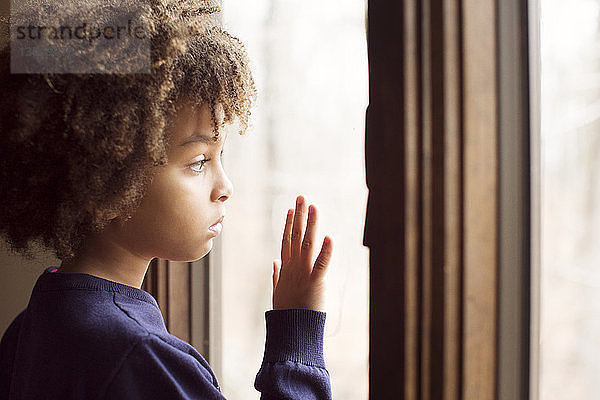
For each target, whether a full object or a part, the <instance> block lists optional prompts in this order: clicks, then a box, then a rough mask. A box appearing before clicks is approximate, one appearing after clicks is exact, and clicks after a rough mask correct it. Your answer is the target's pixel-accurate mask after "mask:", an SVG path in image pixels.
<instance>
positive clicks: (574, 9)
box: [540, 0, 600, 400]
mask: <svg viewBox="0 0 600 400" xmlns="http://www.w3.org/2000/svg"><path fill="white" fill-rule="evenodd" d="M599 12H600V0H572V1H564V0H541V15H542V19H541V55H542V65H541V66H542V107H541V108H542V168H543V169H542V276H541V285H542V287H541V290H542V294H541V296H542V298H541V313H542V315H541V332H540V335H541V337H540V342H541V343H540V345H541V348H540V349H541V376H540V385H541V387H540V393H541V399H542V400H564V399H571V400H577V399H581V400H584V399H585V400H587V399H600V379H598V377H600V357H599V356H600V350H599V344H600V212H599V210H598V205H599V202H600V197H599V196H600V30H599V23H598V22H599V17H600V13H599Z"/></svg>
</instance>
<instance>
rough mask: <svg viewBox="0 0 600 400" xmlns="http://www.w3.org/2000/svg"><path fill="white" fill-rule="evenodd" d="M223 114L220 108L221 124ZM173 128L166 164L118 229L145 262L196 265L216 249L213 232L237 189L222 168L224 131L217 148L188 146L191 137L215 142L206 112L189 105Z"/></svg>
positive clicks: (213, 145) (192, 143)
mask: <svg viewBox="0 0 600 400" xmlns="http://www.w3.org/2000/svg"><path fill="white" fill-rule="evenodd" d="M221 111H222V110H221V109H220V108H219V107H218V108H217V118H218V119H219V118H220V119H219V122H220V121H222V112H221ZM219 112H221V113H220V114H219ZM173 124H174V126H173V127H172V128H171V130H170V132H167V134H168V135H170V137H171V142H170V144H169V147H168V148H167V155H168V164H167V165H165V166H160V167H156V168H157V169H158V171H157V173H156V175H155V177H154V179H153V181H152V183H151V184H150V186H149V188H148V191H147V193H146V195H145V196H144V198H143V199H142V202H141V204H140V207H139V208H138V209H137V210H136V212H135V214H134V215H133V217H132V218H131V219H130V220H129V221H127V222H125V224H124V225H123V226H122V227H120V228H117V229H119V231H120V232H119V233H118V236H120V239H121V240H123V241H126V242H129V243H127V245H126V246H127V247H129V248H130V249H131V250H133V251H134V252H135V253H136V254H138V255H140V256H142V257H144V258H147V259H151V258H154V257H160V258H163V259H167V260H171V261H194V260H197V259H199V258H202V257H204V256H205V255H206V254H207V253H208V252H209V251H210V250H211V249H212V244H213V240H212V239H213V238H214V237H215V236H216V234H214V233H211V231H209V227H210V226H211V225H213V224H214V223H215V222H217V221H218V220H219V219H220V218H221V217H222V216H224V215H225V201H226V200H227V199H228V198H230V197H231V195H232V194H233V185H232V183H231V181H230V180H229V179H228V177H227V175H226V174H225V171H224V170H223V165H222V163H221V151H222V149H223V145H224V142H225V140H226V137H227V132H226V130H225V129H223V130H220V134H219V136H220V139H219V141H218V142H213V141H212V140H210V141H209V142H208V143H203V142H201V141H193V140H190V136H192V135H203V136H207V137H209V138H210V137H212V136H213V133H212V130H213V125H212V121H211V118H210V111H209V109H208V107H206V106H203V107H202V108H201V109H200V110H196V111H195V112H194V110H193V108H192V106H191V105H190V104H188V103H186V104H185V105H184V106H183V107H182V109H181V111H180V112H179V113H178V115H177V118H176V120H175V121H174V123H173ZM209 159H210V160H209ZM201 160H209V161H207V162H204V163H200V161H201Z"/></svg>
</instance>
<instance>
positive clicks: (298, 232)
mask: <svg viewBox="0 0 600 400" xmlns="http://www.w3.org/2000/svg"><path fill="white" fill-rule="evenodd" d="M305 203H306V202H305V201H304V197H302V196H298V197H297V198H296V213H295V215H294V225H293V226H292V238H291V239H292V242H291V245H290V247H291V257H292V259H295V260H297V259H298V258H299V257H300V246H301V245H302V243H301V240H302V231H303V230H304V214H305V213H306V204H305Z"/></svg>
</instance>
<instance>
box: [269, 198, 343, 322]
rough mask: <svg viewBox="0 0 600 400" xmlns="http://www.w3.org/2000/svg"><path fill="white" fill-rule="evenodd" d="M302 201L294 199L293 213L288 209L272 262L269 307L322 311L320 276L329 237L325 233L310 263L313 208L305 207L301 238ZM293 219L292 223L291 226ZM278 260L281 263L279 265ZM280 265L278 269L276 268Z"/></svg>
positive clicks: (324, 269) (329, 249) (314, 220)
mask: <svg viewBox="0 0 600 400" xmlns="http://www.w3.org/2000/svg"><path fill="white" fill-rule="evenodd" d="M305 214H306V202H305V201H304V198H303V197H302V196H298V197H297V198H296V212H295V213H294V210H293V209H289V210H288V213H287V218H286V221H285V228H284V231H283V240H282V243H281V260H275V261H273V309H274V310H278V309H285V308H308V309H312V310H317V311H322V309H323V298H324V294H325V285H324V282H323V279H324V277H325V272H327V266H328V265H329V261H330V260H331V252H332V249H333V246H332V242H331V238H329V237H328V236H325V238H324V240H323V246H322V247H321V252H320V253H319V255H318V256H317V260H316V261H315V263H314V266H313V264H312V256H313V246H314V245H315V243H314V240H315V231H316V228H317V208H316V207H315V206H314V205H311V206H310V207H309V208H308V226H307V227H306V233H305V234H304V240H302V231H303V229H304V220H305ZM292 221H293V226H292ZM281 263H282V264H283V265H281ZM280 267H281V268H280Z"/></svg>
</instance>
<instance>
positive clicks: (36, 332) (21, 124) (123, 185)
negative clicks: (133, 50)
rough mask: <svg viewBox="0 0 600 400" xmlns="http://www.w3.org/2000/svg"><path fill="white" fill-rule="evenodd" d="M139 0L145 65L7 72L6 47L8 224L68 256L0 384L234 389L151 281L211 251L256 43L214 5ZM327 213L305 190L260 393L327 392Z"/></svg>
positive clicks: (53, 271)
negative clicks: (321, 234) (169, 266)
mask: <svg viewBox="0 0 600 400" xmlns="http://www.w3.org/2000/svg"><path fill="white" fill-rule="evenodd" d="M141 4H142V2H137V1H136V2H122V3H120V4H119V7H121V8H122V12H123V13H130V14H131V13H140V15H141V14H143V11H144V10H146V11H148V10H150V12H149V13H147V14H144V15H145V17H144V18H146V20H145V21H146V22H147V23H148V25H147V26H148V27H149V29H148V32H149V34H150V40H151V54H152V70H151V73H149V74H141V73H139V74H134V73H132V74H110V73H103V74H92V73H90V74H43V73H40V74H11V73H10V61H9V60H10V48H9V46H8V45H7V46H5V47H3V49H2V50H1V67H0V74H1V75H2V81H1V82H2V83H1V84H0V85H1V90H2V97H1V98H0V103H1V104H0V126H1V129H2V131H1V135H0V145H1V149H2V153H3V157H1V158H0V167H1V174H0V202H1V203H2V204H1V207H0V208H1V209H2V213H1V215H0V228H1V232H2V234H3V235H4V237H5V240H6V241H7V243H8V244H9V245H10V246H11V248H12V249H13V250H14V251H16V252H19V253H21V254H23V255H25V256H27V257H31V256H32V253H31V250H30V247H29V246H30V244H31V243H33V242H34V241H39V242H40V243H42V244H43V245H45V246H47V247H48V248H50V249H52V250H53V251H54V252H55V254H56V256H57V257H58V258H59V259H60V260H61V261H62V263H61V265H60V267H58V268H56V267H49V268H47V269H46V270H45V271H44V272H43V273H42V274H41V275H40V277H39V278H38V280H37V282H36V284H35V287H34V289H33V292H32V294H31V298H30V301H29V304H28V306H27V308H26V309H25V310H24V311H23V312H21V313H20V314H19V315H18V316H17V317H16V318H15V320H14V321H13V322H12V324H11V325H10V327H9V328H8V329H7V331H6V332H5V333H4V335H3V337H2V341H1V343H0V399H223V398H224V397H223V395H222V393H221V391H220V387H219V384H218V382H217V379H216V377H215V375H214V374H213V372H212V370H211V368H210V366H209V365H208V364H207V362H206V361H205V360H204V358H203V357H202V355H200V354H199V353H198V352H197V351H196V350H195V349H194V348H193V347H192V346H191V345H189V344H188V343H186V342H184V341H182V340H180V339H178V338H177V337H175V336H173V335H171V334H169V333H168V332H167V330H166V328H165V324H164V321H163V318H162V315H161V312H160V310H159V308H158V305H157V303H156V300H155V299H154V298H153V297H152V295H150V294H149V293H147V292H145V291H143V290H141V289H140V287H141V284H142V281H143V279H144V275H145V273H146V270H147V267H148V264H149V263H150V262H151V260H152V259H153V258H155V257H160V258H164V259H168V260H175V261H193V260H197V259H199V258H201V257H203V256H205V255H206V254H207V253H208V252H209V251H210V250H211V248H212V243H213V242H212V240H213V238H214V237H215V236H217V235H218V234H219V232H220V229H221V224H222V223H223V218H224V216H225V207H226V202H227V200H228V199H229V198H230V197H231V196H232V194H233V186H232V183H231V182H230V181H229V179H228V178H227V176H226V175H225V172H224V170H223V165H222V163H221V160H220V157H219V156H220V154H222V152H223V147H224V144H225V141H226V139H227V127H229V126H231V124H232V123H233V121H234V119H235V118H238V119H239V121H240V122H241V130H240V134H244V132H245V130H246V127H247V122H248V116H249V114H250V108H251V104H252V101H253V99H254V96H255V89H254V83H253V80H252V76H251V73H250V71H249V68H248V62H247V57H246V53H245V50H244V47H243V45H242V44H241V43H240V42H239V41H238V40H237V39H236V38H234V37H232V36H231V35H229V34H228V33H226V32H225V31H223V30H222V29H220V28H219V27H217V26H214V25H211V23H209V22H210V20H209V19H208V17H207V15H208V14H210V13H211V12H214V11H215V7H214V5H210V4H206V3H205V2H203V3H202V4H200V3H199V2H194V1H167V0H163V1H159V0H155V1H152V2H151V3H150V6H151V7H150V8H149V9H148V8H143V7H144V6H142V5H141ZM79 10H80V8H73V7H70V8H69V7H66V6H64V7H63V8H61V9H60V10H56V9H54V10H53V12H54V13H55V14H53V15H56V12H62V13H65V14H69V15H71V16H74V17H77V15H78V14H77V13H78V12H80V11H79ZM96 51H100V48H99V47H98V48H96ZM113 55H114V49H112V50H107V53H106V54H104V55H102V54H100V55H98V60H101V59H102V58H103V57H111V56H113ZM307 214H308V216H307ZM307 217H308V221H307V222H305V219H306V218H307ZM232 223H233V221H232ZM316 224H317V209H316V207H314V206H312V205H311V206H310V207H308V209H307V206H306V203H305V201H304V199H303V197H302V196H298V197H297V202H296V206H295V209H290V210H288V214H287V217H286V221H285V227H284V233H283V239H282V248H281V261H275V262H274V270H273V310H270V311H267V312H266V313H265V318H266V325H267V338H266V343H265V351H264V358H263V363H262V365H261V367H260V370H259V371H258V374H257V376H256V379H255V382H254V387H255V388H256V389H257V390H258V391H259V392H261V399H309V398H310V399H329V398H331V389H330V379H329V373H328V371H327V370H326V369H325V362H324V357H323V330H324V324H325V312H323V311H322V303H323V294H324V292H323V291H324V284H323V278H324V274H325V272H326V271H327V266H328V264H329V261H330V258H331V253H332V243H331V239H330V238H329V237H325V240H324V241H323V245H322V247H321V250H320V253H319V254H318V255H317V258H316V261H315V262H314V264H313V262H312V259H313V247H314V245H315V243H314V240H315V229H316ZM305 225H306V228H305ZM303 234H304V235H303ZM280 263H281V268H279V266H280ZM249 311H250V312H252V310H249Z"/></svg>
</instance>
